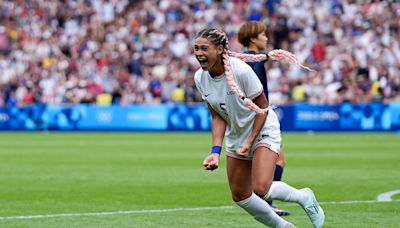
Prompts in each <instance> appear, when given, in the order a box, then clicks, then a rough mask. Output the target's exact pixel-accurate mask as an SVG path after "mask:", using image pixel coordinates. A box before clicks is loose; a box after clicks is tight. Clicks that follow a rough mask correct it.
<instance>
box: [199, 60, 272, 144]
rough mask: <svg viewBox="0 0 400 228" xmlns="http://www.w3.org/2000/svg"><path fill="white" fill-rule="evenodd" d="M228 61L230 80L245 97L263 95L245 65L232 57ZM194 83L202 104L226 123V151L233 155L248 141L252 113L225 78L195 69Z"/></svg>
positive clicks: (253, 75) (259, 86)
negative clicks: (231, 79)
mask: <svg viewBox="0 0 400 228" xmlns="http://www.w3.org/2000/svg"><path fill="white" fill-rule="evenodd" d="M229 61H230V64H231V67H232V72H233V77H234V80H235V82H236V84H237V85H238V87H239V88H240V90H241V91H242V92H243V93H244V95H245V97H247V98H250V99H254V98H256V97H257V96H259V95H260V94H262V93H263V86H262V84H261V82H260V80H259V78H258V77H257V75H256V74H255V73H254V71H253V70H252V68H251V67H250V66H249V65H247V64H246V63H245V62H243V61H242V60H240V59H237V58H234V57H229ZM194 79H195V82H196V86H197V89H198V90H199V92H200V93H201V96H202V98H203V100H205V101H206V102H207V103H208V104H210V106H211V107H212V108H213V110H215V111H216V112H217V113H218V114H219V115H220V116H221V117H222V118H223V119H224V120H225V121H226V123H227V127H226V131H225V136H226V141H225V142H226V149H227V151H236V149H237V148H239V147H242V146H243V144H244V143H245V142H246V140H247V138H248V137H249V135H250V133H251V130H252V127H253V122H254V116H255V113H254V112H253V111H252V110H250V109H249V108H248V107H247V106H246V105H245V104H244V101H243V100H242V99H241V98H240V97H239V96H237V95H236V93H235V92H234V91H233V90H232V89H231V87H230V86H229V85H228V83H227V81H226V77H225V74H223V75H220V76H217V77H214V78H213V77H211V75H210V73H209V72H208V71H204V70H202V69H199V70H198V71H197V72H196V73H195V76H194ZM264 128H265V126H264Z"/></svg>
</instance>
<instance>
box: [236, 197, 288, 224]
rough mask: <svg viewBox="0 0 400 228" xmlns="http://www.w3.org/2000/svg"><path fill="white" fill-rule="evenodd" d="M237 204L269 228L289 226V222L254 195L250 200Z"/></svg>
mask: <svg viewBox="0 0 400 228" xmlns="http://www.w3.org/2000/svg"><path fill="white" fill-rule="evenodd" d="M236 203H237V204H238V205H239V206H240V207H241V208H243V209H244V210H246V211H247V212H248V213H249V214H250V215H251V216H253V218H254V219H256V220H257V221H259V222H261V223H262V224H264V225H267V226H269V227H286V226H287V224H288V222H286V221H285V220H284V219H282V218H281V217H279V215H277V214H276V213H275V212H273V211H272V210H271V208H270V206H269V204H268V203H267V202H265V201H264V200H263V199H261V198H260V197H259V196H257V195H256V194H254V193H253V194H251V196H250V197H249V198H247V199H244V200H241V201H239V202H236Z"/></svg>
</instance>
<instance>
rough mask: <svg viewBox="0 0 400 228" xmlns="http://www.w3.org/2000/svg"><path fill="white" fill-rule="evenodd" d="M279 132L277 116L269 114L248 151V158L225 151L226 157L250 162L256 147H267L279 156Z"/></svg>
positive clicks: (234, 152) (273, 113)
mask: <svg viewBox="0 0 400 228" xmlns="http://www.w3.org/2000/svg"><path fill="white" fill-rule="evenodd" d="M281 141H282V139H281V130H280V124H279V119H278V116H277V115H276V114H275V112H270V113H269V114H268V118H267V120H266V123H265V127H263V129H262V130H261V132H260V134H258V136H257V138H256V140H255V142H254V144H253V146H252V147H251V149H250V152H249V154H248V156H246V157H244V156H241V155H238V154H237V153H236V151H226V156H229V157H233V158H237V159H241V160H252V159H253V156H254V152H255V151H256V149H257V148H258V147H267V148H268V149H270V150H272V151H273V152H275V153H277V154H279V152H280V149H281Z"/></svg>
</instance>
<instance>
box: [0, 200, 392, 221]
mask: <svg viewBox="0 0 400 228" xmlns="http://www.w3.org/2000/svg"><path fill="white" fill-rule="evenodd" d="M388 202H400V200H392V201H379V200H364V201H362V200H359V201H358V200H355V201H338V202H320V204H321V205H324V204H325V205H326V204H363V203H388ZM288 205H289V204H288ZM234 208H238V207H237V206H216V207H192V208H169V209H155V210H132V211H110V212H84V213H64V214H47V215H25V216H3V217H0V220H17V219H42V218H54V217H80V216H102V215H124V214H147V213H168V212H177V211H206V210H223V209H234Z"/></svg>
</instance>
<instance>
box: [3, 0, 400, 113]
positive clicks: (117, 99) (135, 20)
mask: <svg viewBox="0 0 400 228" xmlns="http://www.w3.org/2000/svg"><path fill="white" fill-rule="evenodd" d="M247 20H258V21H262V22H264V23H265V24H266V26H267V28H268V37H269V42H270V44H271V45H270V47H269V49H271V50H272V49H276V48H282V49H286V50H289V51H291V52H293V53H294V54H295V55H296V56H297V57H298V59H299V61H301V62H303V63H304V64H306V65H309V66H311V67H313V68H314V69H316V70H317V72H316V73H308V72H304V71H302V70H301V69H300V68H299V67H297V66H292V65H290V66H288V65H284V64H277V63H273V64H272V63H271V64H270V67H269V69H268V77H269V86H270V87H271V88H270V100H271V103H273V104H276V105H279V104H286V103H292V102H310V103H327V104H337V103H341V102H346V101H349V102H355V103H360V102H372V101H380V102H385V103H388V102H400V44H399V41H400V29H399V26H400V3H398V1H394V0H392V1H390V0H389V1H373V0H370V1H345V0H342V1H340V0H335V1H331V0H322V1H317V0H312V1H301V0H264V1H263V0H236V1H225V0H223V1H213V0H210V1H198V0H191V1H183V0H161V1H156V0H148V1H143V0H135V1H132V0H65V1H49V0H16V1H12V0H4V1H0V72H1V77H0V106H14V105H18V106H23V105H30V104H33V103H44V104H55V105H59V104H77V103H94V104H95V103H98V104H121V105H130V104H139V103H162V102H197V101H200V100H201V97H200V96H199V94H198V93H197V91H196V89H195V86H194V83H193V79H192V77H193V75H194V72H195V71H196V70H197V68H198V65H197V60H196V59H195V58H194V56H193V55H192V54H191V53H192V44H193V37H194V35H195V34H196V33H197V32H198V31H199V30H200V29H202V28H204V27H207V26H215V27H220V28H222V29H223V30H224V31H226V33H227V34H228V36H229V37H230V48H231V49H232V50H234V51H240V50H239V49H240V47H241V46H240V45H239V44H238V43H237V41H236V33H237V31H238V28H239V26H240V25H241V24H242V23H243V22H245V21H247Z"/></svg>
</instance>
